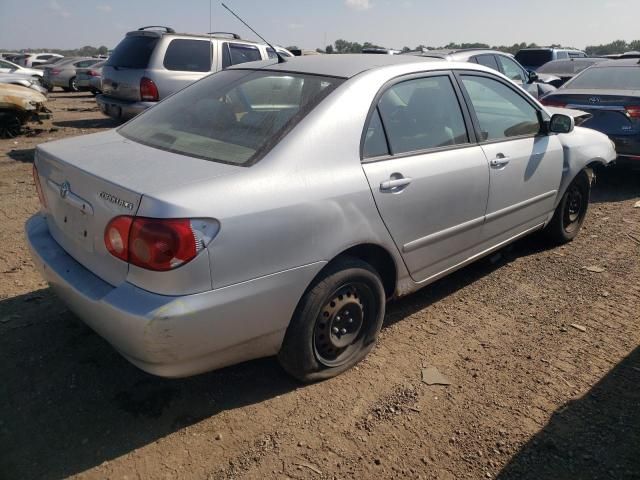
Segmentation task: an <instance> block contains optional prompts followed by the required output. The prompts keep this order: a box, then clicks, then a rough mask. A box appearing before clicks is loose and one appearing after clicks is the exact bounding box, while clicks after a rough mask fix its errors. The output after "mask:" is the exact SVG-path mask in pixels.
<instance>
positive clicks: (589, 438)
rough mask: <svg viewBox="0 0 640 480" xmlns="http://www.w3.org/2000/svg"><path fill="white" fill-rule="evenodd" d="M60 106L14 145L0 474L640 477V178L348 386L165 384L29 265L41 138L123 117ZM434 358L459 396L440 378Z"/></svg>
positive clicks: (436, 310)
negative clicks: (433, 379) (430, 372)
mask: <svg viewBox="0 0 640 480" xmlns="http://www.w3.org/2000/svg"><path fill="white" fill-rule="evenodd" d="M50 106H51V108H52V110H53V111H54V119H53V121H47V122H46V123H45V124H43V125H41V126H39V130H32V131H31V136H22V137H19V138H17V139H13V140H0V220H1V222H2V223H1V224H2V229H1V230H0V241H1V244H2V245H4V248H3V249H2V250H1V251H0V272H1V275H0V375H1V378H2V382H1V385H0V405H2V410H1V411H0V477H2V478H7V479H30V478H53V479H57V478H63V477H77V478H92V479H93V478H95V479H103V478H114V479H125V478H128V479H135V478H211V479H231V478H242V479H264V478H309V479H332V478H355V479H361V478H423V479H457V478H472V479H481V478H500V479H509V480H511V479H514V480H515V479H531V480H533V479H549V480H561V479H638V478H640V455H639V453H640V447H639V445H640V347H639V344H640V325H639V321H640V255H639V254H640V208H634V204H635V203H636V202H637V201H638V200H640V175H639V174H638V173H633V172H631V171H625V170H621V169H616V168H610V169H606V170H603V171H599V172H598V181H597V183H596V185H595V187H594V190H593V195H592V204H591V207H590V210H589V214H588V216H587V219H586V222H585V226H584V228H583V231H582V232H581V234H580V235H579V237H578V238H577V239H576V240H575V241H574V242H573V243H571V244H569V245H567V246H564V247H560V248H548V247H545V246H544V244H543V243H542V242H541V241H540V239H539V238H538V237H536V236H533V237H530V238H528V239H525V240H522V241H520V242H517V243H516V244H514V245H512V246H510V247H508V248H506V249H504V250H502V251H501V252H500V253H499V254H496V255H494V256H492V257H491V258H489V259H485V260H481V261H479V262H477V263H475V264H474V265H471V266H470V267H468V268H465V269H463V270H461V271H459V272H457V273H455V274H453V275H451V276H449V277H447V278H445V279H443V280H441V281H439V282H437V283H435V284H433V285H431V286H429V287H427V288H425V289H423V290H422V291H420V292H417V293H415V294H413V295H411V296H409V297H407V298H404V299H402V300H399V301H396V302H393V303H391V304H390V305H389V307H388V314H387V318H386V323H385V327H384V329H383V332H382V334H381V337H380V341H379V345H378V346H377V348H376V349H375V350H374V351H373V352H372V354H371V355H370V356H369V357H368V358H367V360H365V361H364V362H363V363H361V364H360V365H359V366H358V367H357V368H355V369H353V370H351V371H349V372H347V373H345V374H343V375H341V376H340V377H338V378H335V379H332V380H329V381H326V382H322V383H319V384H314V385H308V386H303V385H300V384H297V383H295V382H294V381H292V380H291V379H289V378H288V377H287V376H286V375H285V374H284V373H283V372H282V371H281V370H280V369H279V367H278V365H277V363H276V361H275V360H274V359H271V358H270V359H264V360H258V361H253V362H249V363H246V364H242V365H238V366H235V367H231V368H226V369H224V370H221V371H217V372H212V373H209V374H205V375H200V376H197V377H193V378H188V379H182V380H165V379H160V378H156V377H152V376H150V375H147V374H145V373H143V372H141V371H139V370H137V369H136V368H135V367H133V366H132V365H130V364H129V363H127V362H126V361H125V360H124V359H122V358H121V357H120V356H119V355H118V354H117V353H116V352H115V351H114V350H113V349H112V348H111V347H110V346H109V345H108V344H107V343H106V342H105V341H104V340H102V339H101V338H100V337H98V336H97V335H95V334H94V333H93V332H92V331H91V330H90V329H89V328H87V327H85V326H84V325H83V324H82V323H81V322H80V321H78V320H77V319H76V318H75V317H74V316H73V315H72V314H71V313H70V312H69V311H68V310H67V309H66V307H65V306H64V305H63V304H62V303H61V302H60V301H59V300H58V299H57V298H56V297H55V296H54V295H53V294H52V293H51V292H50V290H49V289H48V287H47V285H46V284H45V283H44V282H43V281H42V280H41V279H40V277H39V275H38V274H37V273H36V271H35V270H34V268H33V264H32V263H31V261H30V259H29V255H28V253H27V249H26V247H25V243H24V240H23V224H24V222H25V220H26V219H27V218H28V217H29V216H30V215H31V214H33V213H34V212H35V211H36V210H37V208H38V207H37V203H38V201H37V197H36V194H35V190H34V186H33V181H32V177H31V162H32V159H33V149H34V147H35V146H36V145H37V144H39V143H42V142H45V141H48V140H52V139H59V138H63V137H68V136H73V135H81V134H87V133H91V132H97V131H100V130H103V129H106V128H112V127H113V126H115V124H114V123H113V122H112V121H111V120H108V119H105V118H104V117H103V116H102V115H101V114H100V112H99V111H98V110H97V108H95V102H94V101H93V98H92V97H91V96H88V95H83V94H58V93H54V94H52V95H51V102H50ZM591 266H596V267H601V269H602V270H603V271H599V272H593V271H589V270H587V269H586V268H585V267H591ZM592 270H593V269H592ZM595 270H600V269H595ZM427 366H435V367H436V368H437V369H438V370H439V372H441V373H442V374H443V375H445V376H446V377H447V378H448V379H449V381H450V382H451V385H448V386H435V385H434V386H429V385H427V384H425V383H423V382H422V377H421V375H422V370H423V369H424V368H425V367H427Z"/></svg>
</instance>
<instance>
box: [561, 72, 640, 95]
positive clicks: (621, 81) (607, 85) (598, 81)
mask: <svg viewBox="0 0 640 480" xmlns="http://www.w3.org/2000/svg"><path fill="white" fill-rule="evenodd" d="M564 87H565V88H576V89H579V90H588V89H597V88H603V89H607V90H640V67H635V66H634V67H596V68H589V69H587V70H585V71H584V72H582V73H581V74H580V75H578V76H577V77H575V78H574V79H573V80H571V81H569V82H567V83H566V84H565V85H564Z"/></svg>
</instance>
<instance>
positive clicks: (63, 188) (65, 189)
mask: <svg viewBox="0 0 640 480" xmlns="http://www.w3.org/2000/svg"><path fill="white" fill-rule="evenodd" d="M70 191H71V185H70V184H69V182H67V181H66V180H65V181H64V182H62V185H60V198H67V195H68V194H69V192H70Z"/></svg>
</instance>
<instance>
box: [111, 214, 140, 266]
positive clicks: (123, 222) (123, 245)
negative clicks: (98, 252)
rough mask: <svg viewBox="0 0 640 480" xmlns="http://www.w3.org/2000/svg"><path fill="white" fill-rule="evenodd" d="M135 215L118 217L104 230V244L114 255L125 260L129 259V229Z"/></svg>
mask: <svg viewBox="0 0 640 480" xmlns="http://www.w3.org/2000/svg"><path fill="white" fill-rule="evenodd" d="M132 222H133V217H128V216H122V217H116V218H114V219H113V220H111V222H109V225H107V228H106V229H105V230H104V244H105V245H106V247H107V250H108V251H109V253H110V254H111V255H113V256H114V257H118V258H119V259H120V260H124V261H125V262H128V261H129V231H130V230H131V223H132Z"/></svg>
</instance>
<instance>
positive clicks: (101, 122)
mask: <svg viewBox="0 0 640 480" xmlns="http://www.w3.org/2000/svg"><path fill="white" fill-rule="evenodd" d="M122 123H123V122H122V121H121V120H115V119H113V118H109V117H104V118H88V119H82V120H59V121H54V122H53V125H54V126H56V127H69V128H81V129H91V128H116V127H118V126H120V125H122Z"/></svg>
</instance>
